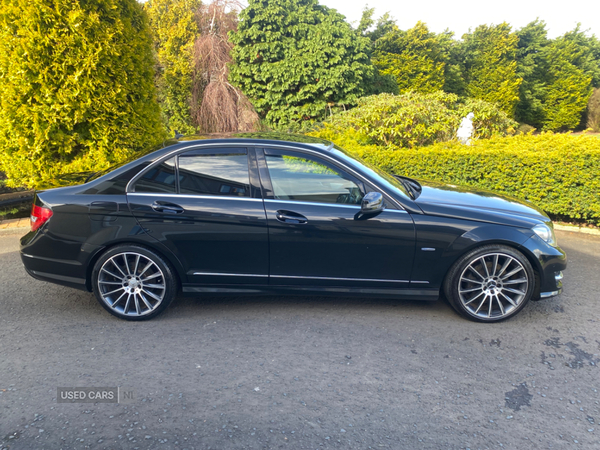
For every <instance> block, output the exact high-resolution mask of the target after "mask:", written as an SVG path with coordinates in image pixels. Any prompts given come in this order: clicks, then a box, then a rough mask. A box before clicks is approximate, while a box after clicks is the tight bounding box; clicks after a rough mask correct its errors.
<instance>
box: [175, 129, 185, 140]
mask: <svg viewBox="0 0 600 450" xmlns="http://www.w3.org/2000/svg"><path fill="white" fill-rule="evenodd" d="M182 137H183V134H181V133H180V132H179V131H177V130H175V139H179V138H182Z"/></svg>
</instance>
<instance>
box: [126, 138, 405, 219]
mask: <svg viewBox="0 0 600 450" xmlns="http://www.w3.org/2000/svg"><path fill="white" fill-rule="evenodd" d="M221 147H222V145H216V144H205V145H202V144H191V145H189V146H186V147H183V148H178V149H176V150H172V151H171V152H169V153H167V154H166V155H163V156H162V157H161V158H160V159H158V160H156V161H154V162H153V163H152V164H150V165H149V166H148V167H146V168H144V169H143V170H142V171H141V172H140V173H138V174H137V175H135V176H134V177H133V178H132V179H131V180H129V183H127V186H126V187H125V194H126V195H129V194H136V193H135V192H132V191H131V187H132V186H133V184H134V183H135V182H136V181H137V180H138V179H139V178H140V177H141V176H142V175H143V174H144V173H146V172H147V171H148V170H150V169H152V168H153V167H154V166H156V165H158V164H160V163H161V162H163V161H164V160H167V159H169V158H171V157H173V156H176V155H179V154H180V153H184V152H186V151H189V150H193V149H198V150H201V149H207V150H209V149H211V148H221ZM231 147H232V148H235V147H239V148H244V149H249V148H274V149H287V150H292V151H297V152H300V153H308V154H310V155H313V156H317V157H321V158H323V159H326V160H328V161H329V162H331V163H333V164H334V165H338V166H341V167H342V168H343V169H344V170H346V171H348V172H350V173H352V174H353V175H354V176H356V177H358V179H359V180H361V181H363V182H368V183H369V184H372V185H373V186H375V187H376V188H377V189H379V190H380V191H381V192H382V193H385V192H386V190H385V189H382V188H381V186H378V185H377V184H376V183H374V182H372V181H371V180H369V179H365V177H364V176H363V175H362V174H361V173H359V172H357V171H356V170H354V169H353V168H352V167H348V166H347V165H346V164H344V163H343V162H340V161H338V160H337V159H334V158H332V157H331V156H328V155H325V154H323V153H320V152H318V151H315V150H310V149H305V148H298V147H294V146H291V145H286V144H250V143H245V144H236V143H231ZM139 194H144V193H143V192H140V193H139ZM139 194H138V195H139ZM150 194H151V195H163V194H161V193H156V194H152V193H150ZM174 195H175V196H181V194H174ZM193 197H196V198H197V197H204V198H206V197H208V196H205V195H196V196H193ZM386 197H388V198H389V199H390V200H391V201H392V202H393V203H394V205H395V206H396V207H397V208H400V210H402V211H405V209H404V207H403V206H402V204H400V202H398V201H397V200H396V199H394V198H393V197H392V196H390V195H386ZM216 198H225V196H223V197H216ZM234 198H235V197H234ZM240 198H242V197H240ZM245 198H246V199H249V200H250V199H251V198H249V197H245ZM251 200H261V201H262V199H251ZM265 200H272V199H265ZM311 204H315V205H332V203H316V202H315V203H311ZM346 206H347V205H346ZM388 211H390V210H388ZM391 211H393V210H391Z"/></svg>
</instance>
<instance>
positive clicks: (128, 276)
mask: <svg viewBox="0 0 600 450" xmlns="http://www.w3.org/2000/svg"><path fill="white" fill-rule="evenodd" d="M92 284H93V289H94V294H95V295H96V299H97V300H98V302H99V303H100V304H101V305H102V306H103V307H104V309H106V310H107V311H108V312H110V313H111V314H113V315H114V316H117V317H119V318H121V319H125V320H147V319H151V318H153V317H155V316H157V315H158V314H160V313H161V312H162V311H164V310H165V309H166V308H167V307H168V306H169V304H170V303H171V302H172V301H173V299H174V298H175V296H176V295H177V279H176V278H175V275H174V272H173V270H172V269H171V267H170V265H169V264H168V263H167V262H166V261H165V260H164V259H163V258H162V257H160V256H159V255H157V254H156V253H154V252H153V251H151V250H148V249H146V248H144V247H139V246H136V245H121V246H118V247H114V248H112V249H110V250H108V251H107V252H106V253H105V254H103V255H102V256H101V257H100V258H99V259H98V261H97V262H96V264H95V266H94V270H93V272H92Z"/></svg>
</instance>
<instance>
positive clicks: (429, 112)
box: [325, 91, 517, 147]
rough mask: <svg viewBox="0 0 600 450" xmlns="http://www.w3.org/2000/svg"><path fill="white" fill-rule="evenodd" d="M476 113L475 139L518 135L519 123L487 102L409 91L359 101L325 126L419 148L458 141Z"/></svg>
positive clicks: (362, 137)
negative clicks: (465, 120)
mask: <svg viewBox="0 0 600 450" xmlns="http://www.w3.org/2000/svg"><path fill="white" fill-rule="evenodd" d="M469 112H473V113H474V114H475V119H474V121H473V125H474V127H475V131H474V138H489V137H491V136H494V135H497V134H507V133H512V132H514V127H516V125H517V124H516V122H514V121H513V120H512V119H509V118H508V116H507V115H506V113H504V112H503V111H501V110H499V109H498V108H496V107H495V106H494V105H492V104H490V103H487V102H485V101H483V100H476V99H467V100H466V101H465V102H464V103H461V102H460V101H459V98H458V96H456V95H455V94H447V93H445V92H442V91H437V92H434V93H431V94H422V93H415V92H407V93H405V94H402V95H392V94H380V95H374V96H370V97H363V98H361V99H359V101H358V106H357V107H356V108H353V109H351V110H350V111H347V112H343V113H340V114H337V115H334V116H333V117H332V118H331V119H329V120H328V121H327V122H326V124H325V126H326V127H331V128H335V129H340V130H344V129H347V128H352V129H354V130H355V131H357V132H358V135H357V136H358V138H359V140H360V141H361V142H363V143H366V144H379V145H389V144H394V145H397V146H400V147H418V146H424V145H431V144H434V143H436V142H444V141H449V140H451V139H453V138H454V136H455V135H456V131H457V129H458V126H459V124H460V121H461V119H462V118H463V117H465V116H466V115H467V114H468V113H469Z"/></svg>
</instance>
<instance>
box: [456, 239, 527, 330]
mask: <svg viewBox="0 0 600 450" xmlns="http://www.w3.org/2000/svg"><path fill="white" fill-rule="evenodd" d="M534 289H535V274H534V271H533V268H532V266H531V263H530V262H529V261H528V260H527V258H526V257H525V256H524V255H523V254H522V253H521V252H519V251H517V250H515V249H513V248H511V247H507V246H504V245H487V246H485V247H480V248H478V249H475V250H473V251H471V252H469V253H467V254H466V255H464V256H463V257H462V258H460V259H459V260H458V261H457V262H456V263H455V264H454V265H453V266H452V268H451V269H450V271H449V272H448V275H447V277H446V280H445V282H444V293H445V294H446V297H447V299H448V301H449V303H450V304H451V305H452V307H453V308H454V309H455V310H456V311H457V312H459V313H460V314H462V315H463V316H464V317H466V318H468V319H471V320H474V321H477V322H498V321H500V320H504V319H508V318H509V317H512V316H514V315H515V314H517V313H518V312H519V311H521V310H522V309H523V308H524V307H525V305H526V304H527V303H528V302H529V300H530V299H531V297H532V295H533V292H534Z"/></svg>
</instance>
